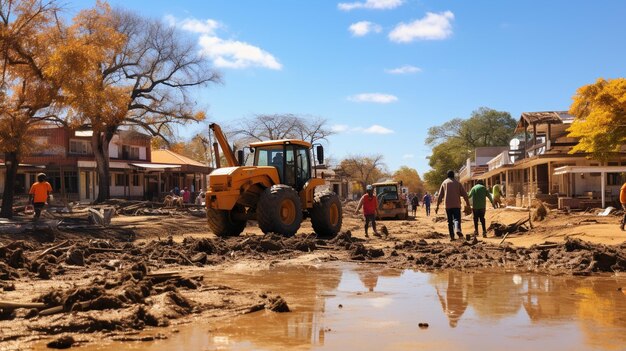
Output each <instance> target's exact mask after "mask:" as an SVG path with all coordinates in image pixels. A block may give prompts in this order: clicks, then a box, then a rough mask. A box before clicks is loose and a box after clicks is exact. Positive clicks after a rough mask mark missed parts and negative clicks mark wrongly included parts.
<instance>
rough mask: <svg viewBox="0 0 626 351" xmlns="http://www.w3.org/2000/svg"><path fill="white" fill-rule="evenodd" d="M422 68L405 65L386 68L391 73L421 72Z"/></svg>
mask: <svg viewBox="0 0 626 351" xmlns="http://www.w3.org/2000/svg"><path fill="white" fill-rule="evenodd" d="M421 71H422V69H421V68H419V67H415V66H411V65H404V66H401V67H397V68H392V69H386V70H385V72H387V73H389V74H411V73H419V72H421Z"/></svg>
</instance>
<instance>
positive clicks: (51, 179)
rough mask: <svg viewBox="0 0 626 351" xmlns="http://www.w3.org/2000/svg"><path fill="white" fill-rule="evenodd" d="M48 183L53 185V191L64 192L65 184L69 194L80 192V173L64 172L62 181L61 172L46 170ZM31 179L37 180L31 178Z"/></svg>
mask: <svg viewBox="0 0 626 351" xmlns="http://www.w3.org/2000/svg"><path fill="white" fill-rule="evenodd" d="M46 175H47V176H48V183H50V185H51V186H52V191H53V192H57V193H61V192H63V188H62V185H64V186H65V192H66V193H69V194H75V193H78V174H77V172H75V171H65V172H63V182H61V172H50V171H48V172H46ZM31 180H33V181H34V180H35V179H34V178H31Z"/></svg>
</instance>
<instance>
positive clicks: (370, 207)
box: [354, 185, 380, 238]
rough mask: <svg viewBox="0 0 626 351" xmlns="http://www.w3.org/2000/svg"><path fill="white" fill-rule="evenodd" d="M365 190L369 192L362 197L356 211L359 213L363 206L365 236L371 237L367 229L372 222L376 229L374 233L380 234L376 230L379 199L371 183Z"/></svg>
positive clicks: (373, 227)
mask: <svg viewBox="0 0 626 351" xmlns="http://www.w3.org/2000/svg"><path fill="white" fill-rule="evenodd" d="M365 191H366V192H367V194H365V195H363V196H362V197H361V200H359V204H358V205H357V207H356V211H354V213H356V214H358V213H359V210H360V209H361V207H363V216H364V217H365V237H366V238H369V235H368V234H367V229H368V228H369V224H370V222H372V229H374V235H375V236H380V234H378V231H377V230H376V213H377V212H378V200H377V199H376V196H374V188H373V187H372V186H371V185H368V186H367V187H365Z"/></svg>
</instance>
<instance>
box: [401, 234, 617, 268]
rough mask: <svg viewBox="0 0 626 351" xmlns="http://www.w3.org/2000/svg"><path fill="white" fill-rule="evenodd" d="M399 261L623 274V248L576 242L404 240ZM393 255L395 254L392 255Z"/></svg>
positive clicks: (420, 264) (418, 264)
mask: <svg viewBox="0 0 626 351" xmlns="http://www.w3.org/2000/svg"><path fill="white" fill-rule="evenodd" d="M394 249H395V250H397V251H398V252H399V253H400V254H398V257H399V259H400V260H402V259H404V260H406V261H407V262H414V264H415V266H416V267H417V268H419V269H425V270H434V269H459V270H467V269H471V270H484V269H494V268H502V269H507V270H514V271H522V272H523V271H533V272H550V273H565V274H574V275H586V274H591V273H594V272H615V271H621V272H623V271H626V254H625V249H626V245H622V246H605V245H598V244H592V243H588V242H584V241H581V240H579V239H568V240H567V241H566V242H565V243H562V244H555V243H546V244H542V245H535V246H532V247H530V248H514V247H512V246H503V247H501V246H495V245H491V244H486V243H484V242H479V241H477V240H475V241H472V242H462V243H461V244H458V243H454V244H449V243H440V242H435V243H430V244H429V243H427V242H426V241H424V240H420V241H418V242H416V241H404V242H402V243H397V244H396V245H395V247H394ZM392 256H395V255H392Z"/></svg>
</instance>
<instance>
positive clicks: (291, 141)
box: [250, 139, 311, 148]
mask: <svg viewBox="0 0 626 351" xmlns="http://www.w3.org/2000/svg"><path fill="white" fill-rule="evenodd" d="M283 144H295V145H300V146H305V147H308V148H310V147H311V144H309V143H308V142H306V141H304V140H299V139H280V140H267V141H259V142H256V143H250V147H262V146H276V145H283Z"/></svg>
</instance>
